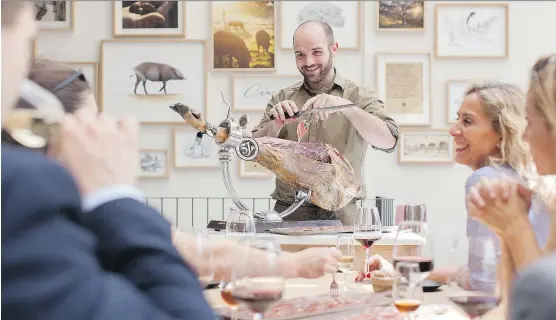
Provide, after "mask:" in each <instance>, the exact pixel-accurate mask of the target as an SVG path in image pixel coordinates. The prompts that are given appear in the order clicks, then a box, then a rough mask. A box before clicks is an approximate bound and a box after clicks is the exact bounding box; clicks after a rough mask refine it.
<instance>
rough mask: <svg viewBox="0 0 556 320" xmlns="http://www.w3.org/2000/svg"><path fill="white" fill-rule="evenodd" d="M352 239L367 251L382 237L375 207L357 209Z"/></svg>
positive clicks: (380, 224) (378, 216) (378, 215)
mask: <svg viewBox="0 0 556 320" xmlns="http://www.w3.org/2000/svg"><path fill="white" fill-rule="evenodd" d="M353 237H354V238H355V240H357V241H359V242H360V243H361V244H362V245H363V246H364V247H365V248H367V249H368V248H370V247H371V246H372V245H373V242H375V241H376V240H379V239H380V238H381V237H382V223H381V222H380V214H379V213H378V208H377V207H372V208H359V209H357V216H356V217H355V222H354V223H353Z"/></svg>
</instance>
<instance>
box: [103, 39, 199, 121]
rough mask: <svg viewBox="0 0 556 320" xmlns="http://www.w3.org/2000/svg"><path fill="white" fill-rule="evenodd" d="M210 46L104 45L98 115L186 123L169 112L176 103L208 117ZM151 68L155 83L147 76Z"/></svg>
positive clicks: (181, 42) (162, 42)
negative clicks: (208, 61) (207, 52)
mask: <svg viewBox="0 0 556 320" xmlns="http://www.w3.org/2000/svg"><path fill="white" fill-rule="evenodd" d="M206 47H207V45H206V41H204V40H185V39H126V40H122V39H115V40H102V41H101V53H100V82H99V87H100V103H99V106H100V110H101V111H103V112H105V113H107V114H110V115H111V116H114V117H123V116H129V115H133V117H134V118H136V119H137V121H139V122H140V123H146V124H182V123H183V119H181V117H180V116H179V115H178V114H177V113H175V112H174V111H172V110H171V109H170V108H169V106H170V105H172V104H175V103H177V102H181V103H183V104H186V105H188V106H190V107H192V108H194V109H196V110H197V111H199V112H201V113H202V114H206V109H207V97H206V90H207V70H206V65H207V60H206V54H205V53H206ZM129 52H133V55H129ZM160 52H170V53H171V54H163V55H160ZM201 61H202V63H200V62H201ZM150 67H152V68H154V69H151V70H150V71H149V74H150V75H151V77H153V79H155V81H151V80H149V79H148V77H146V76H145V70H147V68H150ZM152 70H158V73H156V72H155V73H153V71H152ZM162 72H164V73H162ZM161 74H164V75H165V76H163V77H162V76H161ZM142 79H146V80H145V81H144V82H143V81H142ZM160 79H169V80H167V81H166V82H164V81H161V80H160Z"/></svg>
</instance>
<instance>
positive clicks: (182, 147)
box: [172, 126, 220, 169]
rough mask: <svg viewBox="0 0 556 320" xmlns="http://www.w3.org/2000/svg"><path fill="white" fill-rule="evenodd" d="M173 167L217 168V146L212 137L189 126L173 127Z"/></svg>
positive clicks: (218, 164) (218, 163)
mask: <svg viewBox="0 0 556 320" xmlns="http://www.w3.org/2000/svg"><path fill="white" fill-rule="evenodd" d="M172 148H173V154H174V168H196V169H206V168H218V167H219V166H220V162H219V158H218V148H217V145H216V143H215V141H214V139H212V138H209V137H206V136H203V135H202V134H199V132H198V131H196V130H194V129H193V128H190V127H185V126H184V127H183V128H173V131H172Z"/></svg>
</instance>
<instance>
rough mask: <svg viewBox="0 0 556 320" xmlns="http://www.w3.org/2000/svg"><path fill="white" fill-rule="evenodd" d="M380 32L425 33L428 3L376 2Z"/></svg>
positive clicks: (405, 0)
mask: <svg viewBox="0 0 556 320" xmlns="http://www.w3.org/2000/svg"><path fill="white" fill-rule="evenodd" d="M376 6H377V8H376V10H375V11H376V29H377V30H378V31H424V30H425V16H426V8H427V5H426V1H424V0H398V1H384V0H379V1H377V2H376Z"/></svg>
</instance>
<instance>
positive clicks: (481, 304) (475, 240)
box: [448, 236, 500, 319]
mask: <svg viewBox="0 0 556 320" xmlns="http://www.w3.org/2000/svg"><path fill="white" fill-rule="evenodd" d="M467 242H468V246H469V261H468V262H467V266H468V269H469V270H470V272H472V273H473V276H472V277H470V278H475V280H478V281H474V283H470V284H469V285H470V287H471V290H459V291H456V292H454V293H451V294H450V295H449V296H448V298H449V299H450V301H452V302H453V303H454V304H456V305H457V306H459V307H460V308H461V309H462V310H463V311H464V312H465V313H466V314H467V316H469V318H470V319H479V318H480V317H482V316H483V315H485V314H486V313H487V312H489V311H490V310H492V309H494V308H496V307H497V306H498V304H499V303H500V296H499V292H497V286H496V267H497V262H498V252H497V249H496V245H495V242H494V240H493V239H492V238H491V237H488V236H476V237H469V238H468V239H467Z"/></svg>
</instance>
